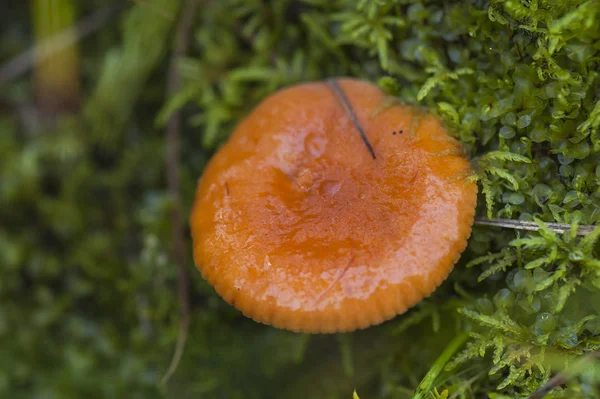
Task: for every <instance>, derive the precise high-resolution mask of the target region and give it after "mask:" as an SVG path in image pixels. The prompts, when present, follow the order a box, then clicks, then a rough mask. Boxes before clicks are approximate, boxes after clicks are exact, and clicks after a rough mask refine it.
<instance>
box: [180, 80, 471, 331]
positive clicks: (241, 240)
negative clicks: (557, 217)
mask: <svg viewBox="0 0 600 399" xmlns="http://www.w3.org/2000/svg"><path fill="white" fill-rule="evenodd" d="M382 104H385V97H384V94H383V93H382V92H381V90H380V89H379V88H378V87H377V86H375V85H372V84H370V83H366V82H363V81H358V80H352V79H336V80H329V81H327V82H324V83H308V84H301V85H297V86H293V87H291V88H288V89H284V90H281V91H279V92H277V93H275V94H273V95H272V96H270V97H269V98H267V99H266V100H264V101H263V102H262V103H261V104H260V105H259V106H258V107H257V108H256V109H255V110H254V111H253V112H252V113H251V114H250V115H249V116H248V117H247V118H246V119H245V120H244V121H243V122H242V123H241V124H240V125H239V126H238V127H237V129H236V130H235V132H234V133H233V135H232V136H231V138H230V139H229V141H228V142H227V143H226V144H225V145H224V146H223V147H222V148H221V149H220V150H219V151H218V153H217V154H216V155H215V156H214V157H213V158H212V159H211V161H210V163H209V165H208V166H207V167H206V169H205V171H204V174H203V176H202V178H201V181H200V184H199V186H198V189H197V193H196V201H195V204H194V209H193V212H192V217H191V228H192V236H193V241H194V259H195V262H196V265H197V266H198V268H199V270H200V272H201V273H202V276H203V277H204V278H205V279H206V280H207V281H208V282H209V283H210V284H211V285H213V286H214V288H215V289H216V291H217V293H219V294H220V295H221V297H223V299H225V301H227V302H228V303H230V304H231V305H233V306H235V307H236V308H237V309H239V310H240V311H241V312H243V313H244V314H245V315H246V316H248V317H251V318H252V319H254V320H256V321H259V322H262V323H266V324H271V325H274V326H276V327H279V328H283V329H288V330H293V331H303V332H311V333H317V332H322V333H330V332H338V331H351V330H355V329H359V328H365V327H367V326H370V325H374V324H379V323H381V322H383V321H385V320H387V319H390V318H392V317H394V316H395V315H397V314H400V313H403V312H404V311H406V310H407V309H408V308H410V307H411V306H413V305H415V304H416V303H417V302H419V301H420V300H421V299H423V298H424V297H426V296H428V295H429V294H431V293H432V292H433V291H434V290H435V289H436V287H437V286H438V285H439V284H440V283H441V282H442V281H443V280H445V279H446V277H447V276H448V274H449V273H450V271H451V269H452V267H453V265H454V263H455V262H456V261H457V260H458V258H459V256H460V253H461V252H462V251H463V250H464V248H465V246H466V244H467V239H468V237H469V235H470V233H471V225H472V223H473V217H474V211H475V203H476V194H477V188H476V185H475V184H474V183H472V182H470V181H468V180H465V179H460V178H458V179H457V178H456V177H457V176H461V173H462V172H464V171H465V170H467V169H468V168H469V162H468V161H467V160H466V159H465V158H464V157H463V156H462V155H461V154H462V147H461V145H460V143H459V142H458V141H456V140H455V139H453V138H452V137H451V136H450V135H449V134H448V133H447V131H446V130H445V129H444V128H443V126H442V125H441V123H440V121H439V120H438V119H437V118H435V117H434V116H432V115H429V114H427V113H425V112H424V111H421V110H418V109H417V108H414V107H410V106H405V105H392V106H387V107H386V106H382Z"/></svg>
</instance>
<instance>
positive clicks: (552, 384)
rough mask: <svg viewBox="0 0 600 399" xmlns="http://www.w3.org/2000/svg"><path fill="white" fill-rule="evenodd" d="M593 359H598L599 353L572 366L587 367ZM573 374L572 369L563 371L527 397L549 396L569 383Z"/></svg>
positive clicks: (536, 398)
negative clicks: (559, 387)
mask: <svg viewBox="0 0 600 399" xmlns="http://www.w3.org/2000/svg"><path fill="white" fill-rule="evenodd" d="M595 359H600V352H591V353H588V354H587V355H585V356H582V357H581V359H580V360H579V362H578V364H576V365H574V368H577V366H579V367H580V368H581V367H584V366H585V365H587V363H589V362H590V361H592V360H595ZM574 374H576V373H574V372H573V370H572V369H571V370H564V371H562V372H560V373H558V374H556V375H555V376H554V377H552V378H550V379H549V380H548V382H547V383H545V384H544V385H543V386H542V387H541V388H540V389H538V390H537V391H535V392H534V393H533V395H531V396H530V397H529V399H542V398H543V397H544V396H546V395H547V394H549V393H550V391H552V390H553V389H554V388H556V387H558V386H560V385H563V384H566V383H567V381H569V380H570V379H571V378H572V377H573V375H574Z"/></svg>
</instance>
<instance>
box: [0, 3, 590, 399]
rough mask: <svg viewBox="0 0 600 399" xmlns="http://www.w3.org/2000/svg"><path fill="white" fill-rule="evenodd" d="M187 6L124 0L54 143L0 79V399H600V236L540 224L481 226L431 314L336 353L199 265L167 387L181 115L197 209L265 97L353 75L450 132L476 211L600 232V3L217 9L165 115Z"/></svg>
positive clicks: (375, 332) (202, 21)
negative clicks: (230, 292) (237, 297)
mask: <svg viewBox="0 0 600 399" xmlns="http://www.w3.org/2000/svg"><path fill="white" fill-rule="evenodd" d="M9 3H11V4H10V5H9V6H8V8H7V9H6V12H4V11H3V13H2V14H3V15H2V16H0V21H2V24H3V26H7V27H8V28H7V29H6V31H5V32H6V33H3V34H2V37H0V51H1V52H2V54H3V58H5V59H7V60H8V59H9V58H10V57H11V56H14V55H16V54H17V53H18V52H19V51H21V50H23V49H25V48H26V47H27V46H28V45H30V44H31V42H30V41H29V40H28V37H29V36H28V32H29V28H28V25H27V23H25V22H18V21H26V20H27V18H28V15H27V10H26V9H25V6H24V5H23V4H21V3H20V2H15V1H12V2H9ZM102 5H104V2H103V1H99V0H96V1H91V2H83V1H80V2H78V6H79V13H80V14H81V15H84V14H85V13H87V12H91V11H92V10H94V9H96V8H98V7H100V6H102ZM181 9H182V4H180V2H179V1H175V0H139V1H136V2H132V3H131V4H129V5H127V7H126V8H125V9H124V10H123V11H122V12H121V14H120V15H119V18H118V23H115V22H111V23H108V24H107V25H106V26H104V27H103V28H102V29H101V30H100V31H99V32H97V33H96V34H94V35H91V36H90V37H88V38H86V39H84V40H83V41H82V42H81V43H80V48H81V57H82V68H81V70H82V82H83V91H84V93H85V95H84V96H83V112H81V113H79V114H77V115H75V116H70V117H68V116H65V117H63V118H61V119H60V120H59V121H58V122H57V123H56V124H55V125H54V126H52V127H50V126H47V125H43V124H40V123H36V121H37V118H36V113H35V112H34V111H32V109H33V108H32V107H31V104H32V102H33V89H32V85H31V82H30V80H29V78H28V76H26V77H24V78H20V79H16V80H12V81H10V82H8V83H3V86H2V87H3V89H2V94H0V102H1V103H0V104H1V108H0V221H1V222H0V298H1V299H0V397H10V398H32V397H39V398H79V397H89V398H96V397H98V398H118V397H127V398H136V397H139V398H152V397H159V396H161V395H164V396H167V397H174V398H184V397H190V398H191V397H194V398H198V397H207V398H208V397H209V398H269V397H285V398H294V397H298V398H350V397H351V395H352V391H353V389H355V388H356V389H357V391H358V393H359V394H360V397H361V398H362V399H370V398H409V397H412V395H413V394H414V390H415V389H416V388H417V386H419V383H420V382H421V380H422V379H423V377H424V376H425V375H426V373H427V372H428V371H429V374H427V376H428V377H427V378H426V379H425V380H424V382H423V384H421V385H420V388H419V391H418V395H421V396H420V397H431V398H436V397H453V398H475V397H481V398H484V397H486V396H488V395H489V397H493V398H505V397H507V398H519V397H528V396H529V395H530V394H531V393H532V392H534V391H535V390H537V389H538V388H540V387H541V386H542V385H543V384H544V383H546V382H547V380H548V379H549V378H550V377H551V376H552V375H554V374H555V373H557V372H559V371H561V370H563V369H565V368H566V369H568V370H570V371H571V374H572V379H571V380H570V381H569V382H568V383H567V384H566V385H562V386H560V387H558V388H557V389H555V390H554V391H552V393H551V394H550V395H549V397H552V398H559V397H560V398H579V397H581V398H600V392H599V384H600V366H599V365H598V362H597V361H596V362H594V360H593V359H592V360H583V361H584V362H585V363H584V367H581V366H577V365H578V363H577V362H578V361H579V362H581V361H582V360H576V359H580V358H581V356H582V355H584V354H585V353H587V352H594V351H598V350H600V316H599V314H600V260H599V259H598V253H599V252H598V251H599V250H598V246H597V245H596V238H598V235H600V230H598V229H597V230H595V232H594V233H592V234H590V235H588V236H587V237H586V238H582V237H580V236H576V235H575V234H574V232H575V231H576V229H574V231H573V233H565V234H556V233H554V232H552V231H550V230H548V229H545V228H543V225H541V226H542V229H541V230H540V231H539V232H520V233H518V232H515V231H514V230H510V229H498V228H489V227H476V228H475V230H474V232H473V235H472V237H471V240H470V244H469V247H468V249H467V251H466V252H465V254H464V255H463V258H462V259H461V261H460V263H459V264H458V265H457V267H456V269H455V271H454V272H453V273H452V275H451V277H450V279H449V280H448V281H447V282H446V283H445V284H444V285H443V286H442V287H441V288H440V289H439V290H438V291H436V293H435V294H434V295H433V296H432V297H431V298H429V299H428V300H427V301H425V302H424V303H423V304H422V305H420V306H418V307H417V308H415V309H413V310H412V311H410V312H409V313H407V314H406V315H403V316H401V317H398V318H396V319H394V320H392V321H390V322H388V323H385V324H384V325H382V326H379V327H375V328H370V329H368V330H366V331H362V332H358V333H354V334H344V335H337V336H311V337H309V336H305V335H298V334H292V333H287V332H282V331H278V330H275V329H273V328H270V327H267V326H262V325H258V324H256V323H254V322H252V321H250V320H247V319H245V318H244V317H242V316H240V315H239V314H238V313H237V312H236V311H235V310H233V309H232V308H231V307H229V306H227V305H226V304H224V303H223V301H221V300H220V299H219V298H218V297H217V296H216V295H215V293H214V291H213V290H212V289H211V288H210V287H209V286H208V285H207V284H206V283H205V282H203V281H202V280H201V278H200V276H199V274H198V273H197V272H196V271H195V269H194V268H193V266H192V264H191V262H190V264H189V265H187V267H188V269H189V271H190V274H191V276H192V280H193V281H192V289H191V291H192V295H191V323H190V331H189V338H188V342H187V345H186V347H185V351H184V355H183V358H182V359H181V362H180V364H179V368H178V370H177V372H176V373H175V375H174V376H173V378H171V380H170V382H169V384H168V385H167V386H166V387H163V388H160V387H159V384H158V383H159V381H160V378H161V377H162V376H163V374H164V372H165V371H166V368H167V367H168V364H169V361H170V358H171V355H172V352H173V348H174V345H175V340H176V338H177V334H178V328H179V324H178V322H179V310H178V309H179V307H178V299H177V292H176V279H177V265H176V264H174V262H173V260H172V259H173V258H172V257H171V253H172V244H171V233H170V227H171V226H170V220H171V219H170V212H171V209H172V201H171V197H170V195H169V192H168V189H167V183H166V181H167V177H166V166H165V161H164V160H165V140H166V139H165V134H164V125H165V121H166V120H167V119H168V117H169V115H170V114H171V113H172V112H173V110H175V109H181V110H182V112H183V114H184V115H185V123H184V127H183V131H182V141H183V143H182V153H181V165H180V173H181V196H182V199H183V202H184V206H185V211H186V212H187V211H188V210H189V207H190V205H191V202H192V199H193V193H194V189H195V184H196V181H197V178H198V177H199V176H200V174H201V172H202V168H203V166H204V164H205V163H206V161H207V159H209V157H210V156H211V154H212V152H213V151H214V149H215V148H217V147H218V145H219V144H220V143H222V142H223V141H224V140H225V139H226V138H227V136H228V134H229V133H230V132H231V130H232V129H233V127H234V126H235V124H236V123H237V122H238V121H239V120H240V119H241V118H243V116H244V115H246V114H247V113H248V112H249V110H251V109H252V108H253V107H254V106H255V105H256V104H257V103H258V102H259V101H260V100H261V99H262V98H264V97H265V96H266V95H268V94H269V93H272V92H273V91H274V90H276V89H278V88H280V87H284V86H287V85H290V84H293V83H297V82H301V81H308V80H322V79H325V78H328V77H332V76H353V77H360V78H364V79H368V80H371V81H374V82H379V84H380V85H381V86H382V87H383V88H384V89H385V90H386V91H387V93H388V94H389V95H390V96H392V97H395V98H398V99H400V100H402V101H405V102H409V103H418V104H420V105H422V106H425V107H428V108H430V109H431V110H432V111H434V112H436V113H438V114H439V115H440V116H441V117H443V118H444V120H445V121H446V123H447V125H448V126H449V127H450V128H451V129H452V131H453V132H454V133H455V134H456V136H457V137H458V138H459V139H460V140H461V141H462V142H463V143H464V145H465V147H466V148H467V151H468V153H469V156H470V157H471V158H472V159H473V165H474V170H475V172H476V174H475V175H474V178H475V179H477V180H478V181H479V183H480V187H481V192H482V195H481V198H480V201H479V207H478V214H479V215H481V216H486V215H490V216H493V217H500V218H507V219H520V220H533V219H534V218H535V219H539V220H541V221H545V222H560V223H567V224H572V225H574V226H575V225H577V224H584V225H597V224H598V222H599V221H600V132H599V130H600V101H599V98H600V86H599V76H598V75H599V71H600V1H598V0H588V1H580V0H572V1H544V0H521V1H517V0H506V1H502V0H493V1H484V0H471V1H440V0H438V1H433V0H422V1H412V0H410V1H409V0H389V1H383V0H360V1H352V0H303V1H300V0H297V1H292V0H274V1H270V2H268V1H260V0H222V1H216V0H214V1H211V0H209V1H205V2H203V3H202V5H201V6H200V7H199V9H198V13H197V16H196V20H195V22H194V28H193V30H192V32H191V45H190V52H189V56H187V57H186V58H185V59H182V60H179V61H180V62H179V70H180V73H181V76H182V78H183V90H181V91H179V92H178V93H176V94H175V95H174V96H168V98H166V97H167V95H166V93H165V87H166V75H167V67H168V65H169V59H170V54H171V52H172V48H173V45H172V43H173V32H174V31H175V28H176V24H177V21H178V17H177V15H178V14H179V12H180V11H181ZM187 245H188V253H190V252H191V251H190V249H191V243H190V242H189V240H188V242H187ZM467 266H469V267H467ZM464 333H469V334H470V335H469V340H468V341H467V343H466V344H465V345H464V346H460V345H457V342H462V341H460V340H458V341H457V338H456V337H459V338H460V337H462V334H464ZM448 348H450V349H452V350H451V351H450V352H451V355H452V356H450V357H449V362H448V363H447V364H446V360H448V359H446V358H444V357H441V358H440V359H441V360H439V361H438V362H437V363H435V360H436V359H437V358H438V356H439V355H440V354H441V353H448V350H449V349H448ZM445 350H446V351H445ZM444 351H445V352H444ZM440 362H441V363H440ZM434 365H435V367H434ZM434 388H435V389H434ZM445 395H447V396H445Z"/></svg>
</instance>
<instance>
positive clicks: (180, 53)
mask: <svg viewBox="0 0 600 399" xmlns="http://www.w3.org/2000/svg"><path fill="white" fill-rule="evenodd" d="M198 4H199V0H187V1H186V2H185V3H184V5H183V8H182V10H181V17H180V20H179V23H178V25H177V32H176V33H175V49H174V52H173V57H172V59H171V65H170V67H169V76H168V81H167V93H168V95H173V94H174V93H176V92H177V91H179V89H180V87H181V76H180V75H179V71H178V67H177V63H178V62H179V60H180V59H181V58H182V57H185V55H186V53H187V49H188V44H189V36H190V31H191V29H192V27H193V23H194V17H195V15H196V10H197V7H198ZM180 130H181V114H180V112H179V111H175V112H173V114H172V115H171V117H170V118H169V120H168V122H167V183H168V188H169V194H170V195H171V199H172V201H173V211H172V213H171V240H172V242H173V257H174V259H175V262H177V264H178V265H179V279H178V287H177V289H178V293H179V306H180V308H181V309H180V311H181V320H180V323H179V334H178V336H177V344H176V346H175V352H174V353H173V358H172V359H171V364H170V365H169V368H168V369H167V372H166V373H165V375H164V376H163V378H162V379H161V384H162V385H164V384H166V383H167V382H168V381H169V378H171V376H172V375H173V373H175V371H176V370H177V366H178V365H179V361H180V360H181V356H182V355H183V349H184V347H185V342H186V341H187V335H188V329H189V325H190V299H189V296H190V281H189V280H190V277H189V274H188V271H187V269H186V250H185V235H184V230H183V229H184V223H183V215H182V210H181V198H180V194H179V191H180V176H179V164H180V146H181V136H180Z"/></svg>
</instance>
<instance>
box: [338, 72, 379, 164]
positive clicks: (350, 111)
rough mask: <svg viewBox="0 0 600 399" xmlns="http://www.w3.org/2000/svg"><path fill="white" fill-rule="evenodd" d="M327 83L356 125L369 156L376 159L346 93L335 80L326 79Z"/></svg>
mask: <svg viewBox="0 0 600 399" xmlns="http://www.w3.org/2000/svg"><path fill="white" fill-rule="evenodd" d="M327 85H328V86H329V87H330V88H331V90H332V91H333V93H334V94H335V96H336V97H337V99H338V100H339V102H340V103H341V104H342V106H343V107H344V110H345V111H346V113H347V114H348V115H349V116H350V119H351V120H352V123H353V124H354V127H356V130H358V133H359V134H360V138H361V139H362V141H364V143H365V145H366V146H367V149H368V150H369V152H370V153H371V156H372V157H373V159H376V157H375V151H373V147H372V146H371V143H369V139H368V138H367V134H366V133H365V131H364V129H363V128H362V126H361V124H360V121H359V120H358V117H357V116H356V113H355V112H354V109H352V104H350V101H349V100H348V97H346V95H345V94H344V91H343V90H342V88H341V87H340V85H339V84H338V83H337V80H335V79H327Z"/></svg>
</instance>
